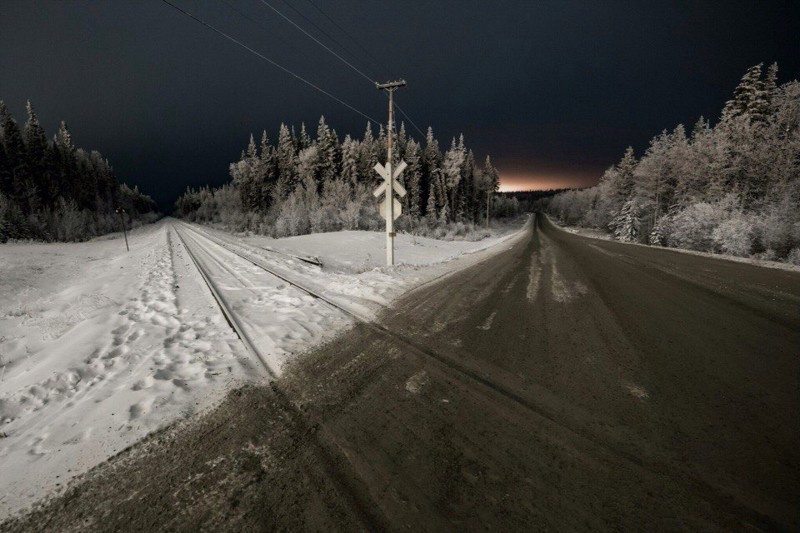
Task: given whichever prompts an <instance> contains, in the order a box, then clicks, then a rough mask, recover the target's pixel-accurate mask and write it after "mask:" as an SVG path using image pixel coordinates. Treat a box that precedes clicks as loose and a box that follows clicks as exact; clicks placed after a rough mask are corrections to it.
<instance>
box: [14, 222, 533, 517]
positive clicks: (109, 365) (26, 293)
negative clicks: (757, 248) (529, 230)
mask: <svg viewBox="0 0 800 533" xmlns="http://www.w3.org/2000/svg"><path fill="white" fill-rule="evenodd" d="M173 224H176V225H178V224H179V223H177V222H176V221H170V220H166V221H162V222H160V223H158V224H154V225H150V226H146V227H143V228H139V229H137V230H135V231H134V232H132V234H131V235H129V240H130V246H131V251H130V252H129V253H127V252H125V245H124V242H123V240H122V238H121V236H117V237H105V238H99V239H96V240H94V241H92V242H87V243H77V244H6V245H0V520H1V519H2V518H4V517H6V516H8V515H9V514H11V513H14V512H17V511H19V510H21V509H23V508H25V507H26V506H28V505H30V504H32V503H34V502H35V501H37V500H39V499H41V498H43V497H45V496H47V495H50V494H52V493H54V492H56V491H58V490H59V489H61V488H63V487H64V486H65V485H66V483H67V482H68V481H69V480H70V479H71V478H72V477H74V476H76V475H79V474H81V473H83V472H86V471H87V470H89V469H91V468H92V467H93V466H95V465H97V464H99V463H100V462H102V461H104V460H106V459H107V458H108V457H110V456H111V455H113V454H115V453H117V452H119V451H120V450H122V449H124V448H126V447H127V446H130V445H131V444H133V443H134V442H136V441H137V440H139V439H141V438H142V437H143V436H145V435H146V434H147V433H149V432H151V431H153V430H155V429H158V428H160V427H163V426H165V425H167V424H170V423H173V422H174V421H176V420H179V419H182V418H185V417H187V416H190V415H192V414H193V413H195V412H197V411H198V410H202V409H206V408H208V407H210V406H212V405H214V404H215V403H216V402H217V401H218V400H219V399H220V398H222V397H223V396H224V394H225V393H226V392H227V391H229V390H231V389H232V388H234V387H236V386H238V385H239V384H241V383H243V382H245V381H248V380H255V379H264V377H265V371H264V369H263V368H262V367H261V364H260V362H259V361H254V360H253V358H252V356H251V355H249V354H248V352H247V351H246V350H245V349H244V347H243V345H242V343H241V342H240V341H239V340H238V338H237V337H236V335H235V334H234V333H233V331H232V330H231V329H230V327H229V326H228V324H227V323H226V321H225V318H224V317H223V315H222V314H221V312H220V311H219V308H218V306H217V304H216V303H215V302H214V300H213V298H212V296H211V294H210V293H209V291H208V289H207V287H206V286H205V285H204V283H203V281H202V278H201V277H200V275H199V273H198V271H197V269H196V268H195V266H194V264H193V263H192V261H191V259H190V258H189V257H188V256H187V254H186V252H185V250H184V248H183V246H182V245H181V243H180V241H179V239H178V238H177V234H176V233H175V231H174V229H173V226H172V225H173ZM520 226H521V223H520V224H518V225H516V227H511V226H509V227H506V228H505V229H504V230H503V231H502V232H500V233H501V235H499V236H495V237H493V238H489V239H484V240H482V241H477V242H466V241H450V242H444V241H436V240H434V239H423V238H417V239H413V238H411V237H409V236H406V235H400V236H399V237H398V238H397V239H396V245H397V246H396V259H397V261H398V263H399V264H398V266H395V267H392V268H387V267H385V266H381V265H382V264H383V261H384V257H385V252H384V244H385V236H384V234H383V233H371V232H357V231H345V232H337V233H326V234H318V235H307V236H303V237H293V238H289V239H268V238H264V237H236V236H232V235H230V234H227V233H223V232H219V231H214V230H210V229H208V228H203V227H198V226H192V228H193V231H194V232H196V233H197V234H198V235H197V236H196V238H195V239H190V240H191V241H196V242H197V244H198V246H199V247H201V248H202V249H201V250H200V254H201V256H202V255H203V254H205V255H206V258H205V262H206V263H213V264H215V265H216V267H215V268H216V271H215V272H213V274H214V275H215V276H219V277H220V279H218V280H217V281H218V282H219V285H220V286H221V287H222V289H221V290H222V291H223V296H224V297H225V298H226V299H228V300H229V304H230V305H231V307H232V308H233V309H234V311H235V312H237V313H239V316H241V317H242V318H243V319H244V320H245V321H246V327H247V328H248V330H249V331H248V334H249V335H250V336H251V337H252V338H253V339H254V340H255V341H256V342H257V343H259V348H260V349H263V350H264V351H265V352H269V353H271V354H272V355H273V356H274V359H273V360H272V361H270V366H272V364H273V362H274V364H275V368H274V370H277V371H278V372H280V366H281V365H282V364H284V363H285V362H286V361H288V360H289V359H290V358H291V357H294V356H296V355H297V354H299V353H301V352H302V351H304V350H307V349H308V348H309V347H311V346H312V345H314V344H316V343H318V342H320V341H321V340H322V339H324V338H326V337H328V336H329V335H331V334H335V333H336V332H337V331H341V330H342V329H344V328H346V327H347V325H348V324H349V323H351V322H350V321H349V320H343V319H341V317H338V316H335V310H333V314H332V311H331V309H330V308H324V309H323V307H324V306H322V305H321V303H320V301H318V300H316V299H314V298H311V297H308V296H307V295H305V294H304V293H302V292H299V291H298V290H297V289H295V288H293V287H291V286H286V285H287V284H284V283H281V282H278V281H276V280H275V279H268V276H269V275H268V274H266V273H264V272H263V271H262V272H258V269H257V268H255V267H253V266H252V265H250V267H248V266H247V265H246V264H243V263H237V261H243V260H242V259H241V257H237V256H236V255H235V254H232V253H225V252H224V250H223V249H222V248H219V249H215V248H214V245H213V242H211V241H206V240H203V239H202V235H207V236H209V237H211V238H212V239H213V240H214V241H215V242H217V243H218V244H222V245H224V246H225V247H227V248H228V249H230V250H233V251H236V252H237V253H240V254H244V255H246V256H248V257H252V258H254V259H256V260H258V261H259V262H261V263H263V264H265V265H266V266H268V267H269V268H271V269H273V270H274V271H275V272H277V273H279V274H281V275H282V276H285V277H286V278H287V279H290V280H292V281H296V282H298V283H300V284H302V285H303V286H304V287H306V288H308V289H311V290H313V291H315V292H316V293H317V294H321V295H324V296H325V297H326V298H328V299H330V300H331V301H334V302H336V303H337V305H340V306H341V307H343V308H345V309H348V310H350V311H352V312H354V313H355V314H357V315H358V316H360V317H363V318H367V319H370V318H372V317H374V316H375V315H376V314H377V313H378V312H379V311H380V310H381V309H383V308H385V306H387V305H389V304H390V303H391V301H392V300H393V299H395V298H397V297H398V296H400V295H402V294H404V293H405V292H407V291H408V290H410V289H413V288H415V287H419V286H420V285H423V284H425V283H427V282H430V281H431V280H434V279H437V278H440V277H443V276H445V275H448V274H449V273H450V272H453V271H456V270H458V269H460V268H463V267H466V266H469V265H470V264H474V263H476V262H478V261H481V260H482V259H483V258H485V257H488V256H489V255H492V254H493V253H495V252H496V251H499V250H503V249H506V248H507V247H510V246H513V245H514V239H515V235H516V236H521V235H522V233H521V232H520V231H519V229H520ZM178 227H180V226H178ZM183 233H184V235H185V233H186V232H185V231H184V232H183ZM189 245H190V246H192V244H191V242H190V244H189ZM487 248H488V249H487ZM203 250H205V252H204V251H203ZM297 256H303V257H305V256H314V257H317V258H319V259H320V260H321V262H322V264H323V266H322V267H320V266H316V265H313V264H309V263H307V262H305V261H303V260H300V259H298V258H297ZM251 267H252V268H251ZM226 276H227V277H226Z"/></svg>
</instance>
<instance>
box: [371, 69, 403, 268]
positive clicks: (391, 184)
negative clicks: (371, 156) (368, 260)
mask: <svg viewBox="0 0 800 533" xmlns="http://www.w3.org/2000/svg"><path fill="white" fill-rule="evenodd" d="M405 86H406V81H405V80H399V81H390V82H387V83H376V84H375V87H376V88H377V89H378V90H380V91H386V92H387V93H389V125H388V126H389V135H388V141H387V142H388V147H387V152H388V157H387V161H386V166H385V167H382V166H381V165H380V164H378V165H375V170H376V171H377V172H378V174H380V175H381V176H383V178H384V185H382V186H381V187H379V188H378V190H376V191H375V196H380V194H381V193H382V192H384V191H385V192H386V199H385V201H384V203H383V206H382V213H381V214H382V215H383V216H384V218H385V219H386V264H387V265H388V266H392V265H394V237H395V232H394V219H396V218H397V217H399V216H400V211H401V206H400V202H398V201H397V200H395V198H394V192H395V191H396V192H397V193H398V194H400V196H401V197H402V196H405V192H406V191H405V189H404V188H403V187H402V186H401V185H400V183H398V182H396V181H395V179H396V178H397V176H399V175H400V173H401V172H402V171H403V169H404V168H405V167H406V164H405V162H402V161H401V163H400V164H399V165H398V166H397V168H396V169H392V144H393V143H392V137H393V136H392V131H393V130H394V121H393V119H394V92H395V91H396V90H397V89H399V88H400V87H405ZM379 167H380V168H379ZM393 170H394V171H393Z"/></svg>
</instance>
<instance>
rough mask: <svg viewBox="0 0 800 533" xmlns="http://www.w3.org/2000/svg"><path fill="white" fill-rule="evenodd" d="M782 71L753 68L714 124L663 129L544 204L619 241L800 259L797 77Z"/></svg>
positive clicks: (799, 104) (553, 212) (799, 93)
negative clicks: (638, 150)
mask: <svg viewBox="0 0 800 533" xmlns="http://www.w3.org/2000/svg"><path fill="white" fill-rule="evenodd" d="M777 77H778V65H777V64H774V63H773V64H772V65H771V66H769V67H768V68H767V69H766V70H764V68H763V64H759V65H755V66H753V67H751V68H749V69H748V70H747V72H746V73H745V74H744V76H743V77H742V80H741V82H740V83H739V84H738V86H737V87H736V89H735V90H734V93H733V96H732V98H731V99H730V100H729V101H728V102H727V103H726V104H725V106H724V109H723V110H722V113H721V116H720V118H719V120H718V121H717V122H716V124H714V125H712V124H711V123H710V122H709V121H708V120H706V119H704V118H700V119H699V120H698V121H697V123H696V124H695V125H694V126H693V127H692V129H691V131H688V132H687V130H686V128H685V127H684V126H683V125H682V124H679V125H678V126H677V127H675V128H674V129H673V130H672V131H667V130H664V131H663V132H662V133H661V134H659V135H657V136H656V137H655V138H653V139H652V140H651V141H650V145H649V147H648V148H647V150H646V151H645V152H644V154H642V155H641V157H640V158H638V159H637V157H636V154H635V153H634V150H633V149H632V148H630V147H629V148H628V149H627V150H626V151H625V153H624V155H623V156H622V159H621V160H620V161H619V163H617V164H616V165H614V166H612V167H611V168H609V169H608V170H606V172H605V173H604V174H603V176H602V178H601V180H600V183H599V184H598V185H597V186H595V187H592V188H588V189H583V190H573V191H567V192H562V193H561V194H558V195H556V196H554V197H553V198H551V199H547V200H544V201H543V202H542V206H541V207H542V208H544V209H545V210H546V211H547V212H548V213H550V214H551V215H553V216H554V217H556V218H557V219H559V220H560V221H561V222H562V223H565V224H570V225H580V226H585V227H592V228H598V229H603V230H606V231H608V232H611V233H612V234H613V236H614V237H615V238H616V239H618V240H620V241H628V242H637V243H642V244H650V245H655V246H670V247H676V248H685V249H691V250H698V251H704V252H713V253H723V254H728V255H735V256H743V257H754V258H758V259H765V260H777V261H786V262H790V263H794V264H798V265H800V209H799V208H800V82H798V81H790V82H787V83H784V84H782V85H779V84H778V83H777Z"/></svg>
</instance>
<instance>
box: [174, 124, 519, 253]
mask: <svg viewBox="0 0 800 533" xmlns="http://www.w3.org/2000/svg"><path fill="white" fill-rule="evenodd" d="M392 156H393V159H394V163H395V164H397V163H398V162H399V161H400V160H403V161H405V162H406V163H407V164H408V167H407V168H406V169H405V171H404V172H403V173H402V174H401V175H400V177H399V181H400V182H401V183H402V185H403V186H404V187H405V188H406V190H407V191H408V194H407V195H406V196H405V197H404V198H402V199H401V200H400V201H401V204H402V206H403V214H402V216H400V218H399V219H398V220H397V221H396V222H395V227H396V229H397V230H398V231H405V232H412V233H414V234H418V235H429V236H434V237H437V238H445V239H456V238H479V237H480V236H482V235H483V234H484V233H483V230H482V229H481V228H483V227H485V225H486V222H487V216H488V217H490V218H497V217H508V216H514V215H516V214H518V213H519V212H520V203H519V202H518V200H517V199H516V198H514V197H512V196H506V195H502V194H495V193H496V191H497V190H498V187H499V181H500V179H499V176H498V173H497V170H496V169H495V168H494V166H493V165H492V161H491V158H490V157H489V156H487V157H486V159H485V161H484V163H483V165H482V166H481V165H479V164H477V163H476V161H475V155H474V154H473V152H472V150H468V149H467V147H466V146H465V145H464V137H463V135H461V136H459V138H458V139H455V138H454V139H452V141H451V142H450V145H449V147H448V148H446V149H445V150H444V151H443V150H442V148H441V147H440V145H439V141H438V140H437V139H436V138H435V137H434V135H433V130H432V129H431V128H428V132H427V135H426V138H425V141H424V146H423V145H422V144H421V143H419V142H418V141H416V140H415V139H413V138H412V137H411V136H409V135H408V134H407V133H406V129H405V125H404V124H401V125H400V128H399V130H398V131H397V133H396V135H393V150H392ZM386 158H387V135H386V130H385V129H384V128H383V126H382V125H380V126H379V127H378V131H377V134H376V133H375V132H373V129H372V126H371V124H370V123H367V127H366V130H365V132H364V135H363V137H362V138H361V139H360V140H359V139H354V138H352V137H351V136H350V135H347V136H345V138H344V140H342V141H340V140H339V136H338V134H337V133H336V130H334V129H332V128H330V126H328V124H326V122H325V118H324V117H321V118H320V120H319V124H318V126H317V131H316V135H315V137H314V138H313V139H312V137H311V135H310V134H309V133H308V131H307V130H306V128H305V125H301V127H300V130H299V132H297V131H296V129H295V128H294V127H289V126H286V125H285V124H281V126H280V130H279V132H278V137H277V143H276V144H275V145H273V144H272V142H271V140H270V138H269V136H268V135H267V133H266V131H265V132H263V133H262V135H261V139H260V142H258V143H256V140H255V138H254V137H253V136H252V135H251V136H250V142H249V144H248V145H247V148H246V150H245V151H244V152H242V155H241V158H240V160H239V161H237V162H235V163H232V164H231V165H230V177H231V181H230V182H228V183H227V184H225V185H223V186H222V187H220V188H217V189H212V188H209V187H203V188H200V189H191V188H190V189H187V191H186V192H185V193H184V194H183V195H182V196H181V197H180V198H179V199H178V201H177V202H176V204H175V215H176V216H179V217H182V218H185V219H187V220H190V221H195V222H203V223H213V224H218V225H221V226H222V227H225V228H226V229H228V230H231V231H252V232H255V233H259V234H264V235H271V236H274V237H285V236H292V235H302V234H306V233H316V232H326V231H338V230H356V229H361V230H377V229H381V228H382V227H383V225H384V221H383V219H382V218H381V217H380V215H379V213H378V201H377V200H376V199H375V197H373V195H372V191H373V190H374V189H375V188H376V187H377V185H378V184H379V183H380V181H379V178H378V175H377V173H376V172H375V170H373V167H374V166H375V164H376V163H378V162H385V161H386ZM487 207H488V210H487ZM487 213H488V214H487Z"/></svg>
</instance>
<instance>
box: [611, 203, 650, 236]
mask: <svg viewBox="0 0 800 533" xmlns="http://www.w3.org/2000/svg"><path fill="white" fill-rule="evenodd" d="M640 216H641V214H640V210H639V206H638V204H637V202H636V200H635V199H631V200H628V201H627V202H625V203H624V204H623V206H622V209H621V210H620V213H619V215H617V217H616V218H615V219H614V220H613V222H612V226H611V227H612V230H613V232H614V236H615V237H616V238H617V239H618V240H620V241H623V242H638V241H639V235H640V229H641V226H642V222H641V219H640Z"/></svg>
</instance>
